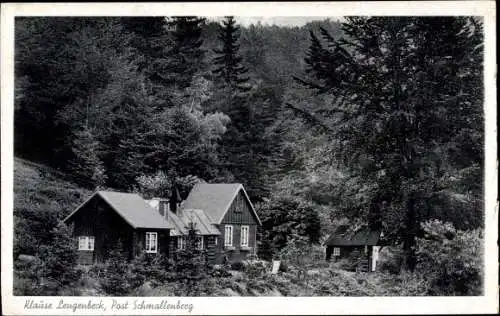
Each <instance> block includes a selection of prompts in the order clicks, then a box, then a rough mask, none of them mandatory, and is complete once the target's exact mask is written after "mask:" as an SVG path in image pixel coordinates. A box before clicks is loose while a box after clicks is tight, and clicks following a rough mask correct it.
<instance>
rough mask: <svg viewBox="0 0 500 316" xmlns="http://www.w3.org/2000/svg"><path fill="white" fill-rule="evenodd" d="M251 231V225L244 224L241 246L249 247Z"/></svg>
mask: <svg viewBox="0 0 500 316" xmlns="http://www.w3.org/2000/svg"><path fill="white" fill-rule="evenodd" d="M249 233H250V226H248V225H242V226H241V234H240V245H241V247H248V237H249V236H248V235H249Z"/></svg>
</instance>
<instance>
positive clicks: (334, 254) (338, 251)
mask: <svg viewBox="0 0 500 316" xmlns="http://www.w3.org/2000/svg"><path fill="white" fill-rule="evenodd" d="M333 256H334V257H338V256H340V247H333Z"/></svg>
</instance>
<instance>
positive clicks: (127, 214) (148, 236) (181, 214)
mask: <svg viewBox="0 0 500 316" xmlns="http://www.w3.org/2000/svg"><path fill="white" fill-rule="evenodd" d="M64 221H65V222H66V223H68V224H72V225H73V234H74V236H75V237H76V239H77V245H75V247H78V250H79V251H78V256H79V257H78V261H79V263H81V264H92V263H95V262H104V261H105V260H106V259H107V255H108V254H109V252H110V251H111V249H113V248H116V246H117V245H118V244H121V245H122V247H123V251H124V252H125V253H126V254H127V255H128V257H129V259H131V258H133V257H134V256H137V255H139V254H140V253H141V252H144V251H145V252H148V253H153V254H163V255H166V256H170V257H172V258H174V259H175V253H176V251H177V250H180V249H183V248H184V247H185V243H186V236H187V233H188V229H187V227H188V226H189V225H190V223H193V225H194V227H195V229H196V230H197V235H198V236H197V238H198V240H197V241H198V246H199V247H200V249H203V250H206V252H207V257H208V259H209V261H210V262H212V263H222V262H224V261H226V260H228V261H237V260H244V259H247V258H250V257H251V256H252V255H254V254H256V252H257V248H256V247H257V241H256V236H257V226H258V225H260V224H261V223H260V220H259V218H258V216H257V214H256V213H255V210H254V208H253V205H252V203H251V201H250V200H249V198H248V196H247V194H246V192H245V190H244V188H243V186H242V185H241V184H198V185H196V186H195V187H194V188H193V190H192V191H191V193H190V194H189V196H188V197H187V199H186V201H183V202H182V203H177V201H175V203H172V199H171V200H170V201H168V200H166V199H151V200H144V199H143V198H142V197H140V196H139V195H137V194H130V193H119V192H110V191H98V192H96V193H94V194H93V195H92V196H91V197H90V198H89V199H88V200H87V201H85V202H84V203H83V204H82V205H81V206H79V207H78V208H77V209H76V210H74V211H73V212H72V213H71V214H70V215H69V216H68V217H66V218H65V219H64Z"/></svg>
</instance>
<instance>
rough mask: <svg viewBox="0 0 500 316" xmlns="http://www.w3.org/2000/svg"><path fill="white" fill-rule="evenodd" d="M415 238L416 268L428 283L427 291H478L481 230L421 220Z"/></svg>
mask: <svg viewBox="0 0 500 316" xmlns="http://www.w3.org/2000/svg"><path fill="white" fill-rule="evenodd" d="M422 228H423V230H424V232H425V235H424V237H423V238H419V239H417V247H418V248H417V271H418V272H420V273H422V275H424V276H425V278H426V280H428V282H429V283H430V288H429V289H428V291H429V294H430V295H481V294H482V293H483V290H482V282H483V273H482V271H483V258H484V257H483V243H482V240H483V231H482V229H476V230H470V231H460V230H456V229H455V228H454V227H453V225H451V224H450V223H443V222H441V221H438V220H432V221H427V222H425V223H422Z"/></svg>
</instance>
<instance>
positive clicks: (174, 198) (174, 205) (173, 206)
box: [169, 185, 182, 214]
mask: <svg viewBox="0 0 500 316" xmlns="http://www.w3.org/2000/svg"><path fill="white" fill-rule="evenodd" d="M181 201H182V199H181V195H180V193H179V190H178V188H177V186H176V185H174V187H173V189H172V194H171V196H170V203H169V205H170V210H171V211H172V213H174V214H177V210H178V209H179V207H180V202H181Z"/></svg>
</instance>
